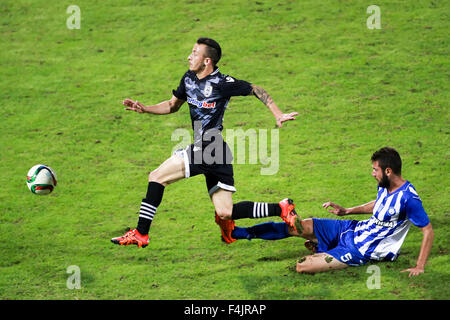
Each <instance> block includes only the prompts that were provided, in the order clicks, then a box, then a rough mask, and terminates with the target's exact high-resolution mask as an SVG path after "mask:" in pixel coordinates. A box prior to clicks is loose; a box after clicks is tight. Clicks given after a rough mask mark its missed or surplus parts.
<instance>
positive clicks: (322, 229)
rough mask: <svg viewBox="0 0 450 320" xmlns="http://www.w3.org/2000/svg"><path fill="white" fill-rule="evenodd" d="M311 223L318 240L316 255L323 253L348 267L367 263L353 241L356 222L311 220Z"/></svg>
mask: <svg viewBox="0 0 450 320" xmlns="http://www.w3.org/2000/svg"><path fill="white" fill-rule="evenodd" d="M313 223H314V233H315V235H316V238H317V240H318V246H317V249H316V253H320V252H325V253H327V254H329V255H331V256H333V257H334V258H336V259H337V260H339V261H341V262H343V263H346V264H348V265H350V266H361V265H363V264H365V263H367V262H368V261H369V260H368V259H367V258H364V256H363V255H362V254H361V253H360V252H359V250H358V248H356V247H355V244H354V241H353V233H354V230H355V227H356V224H357V223H358V221H356V220H334V219H315V218H313Z"/></svg>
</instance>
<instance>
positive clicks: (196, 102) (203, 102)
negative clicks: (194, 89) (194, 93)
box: [187, 97, 216, 109]
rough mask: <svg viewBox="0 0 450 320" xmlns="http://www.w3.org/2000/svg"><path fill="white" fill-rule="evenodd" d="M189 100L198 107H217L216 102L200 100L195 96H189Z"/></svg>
mask: <svg viewBox="0 0 450 320" xmlns="http://www.w3.org/2000/svg"><path fill="white" fill-rule="evenodd" d="M187 102H188V103H189V104H191V105H194V106H196V107H197V108H206V109H213V108H215V107H216V102H215V101H214V102H211V103H208V102H206V101H198V100H197V99H194V98H189V97H188V99H187Z"/></svg>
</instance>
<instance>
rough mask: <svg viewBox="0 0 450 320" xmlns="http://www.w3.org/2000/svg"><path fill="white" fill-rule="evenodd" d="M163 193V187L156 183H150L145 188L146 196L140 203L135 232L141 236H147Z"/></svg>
mask: <svg viewBox="0 0 450 320" xmlns="http://www.w3.org/2000/svg"><path fill="white" fill-rule="evenodd" d="M163 193H164V186H163V185H162V184H160V183H158V182H153V181H150V182H149V183H148V187H147V195H146V196H145V198H144V199H142V202H141V208H140V210H139V220H138V225H137V228H136V229H137V231H138V232H139V233H140V234H142V235H146V234H148V232H149V230H150V225H151V224H152V221H153V217H154V215H155V214H156V209H157V208H158V206H159V205H160V203H161V201H162V198H163Z"/></svg>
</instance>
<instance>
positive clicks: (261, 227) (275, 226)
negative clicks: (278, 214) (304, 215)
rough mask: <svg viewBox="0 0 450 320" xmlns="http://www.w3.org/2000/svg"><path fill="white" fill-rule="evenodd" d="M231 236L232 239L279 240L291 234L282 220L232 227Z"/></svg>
mask: <svg viewBox="0 0 450 320" xmlns="http://www.w3.org/2000/svg"><path fill="white" fill-rule="evenodd" d="M231 236H232V237H233V238H234V239H248V240H251V239H254V238H256V239H263V240H279V239H284V238H288V237H290V236H291V235H290V234H289V232H288V226H287V224H286V223H284V222H278V223H275V222H265V223H260V224H256V225H254V226H252V227H249V228H241V227H234V230H233V232H232V233H231Z"/></svg>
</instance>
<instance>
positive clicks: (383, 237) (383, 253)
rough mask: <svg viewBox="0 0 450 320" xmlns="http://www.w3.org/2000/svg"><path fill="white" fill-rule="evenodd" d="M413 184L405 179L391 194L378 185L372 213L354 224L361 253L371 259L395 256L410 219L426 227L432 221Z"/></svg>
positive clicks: (394, 257)
mask: <svg viewBox="0 0 450 320" xmlns="http://www.w3.org/2000/svg"><path fill="white" fill-rule="evenodd" d="M429 222H430V221H429V219H428V216H427V214H426V212H425V210H424V208H423V206H422V201H421V199H420V197H419V195H418V194H417V192H416V190H415V188H414V186H413V185H412V184H411V183H410V182H409V181H406V182H405V184H404V185H403V186H401V187H400V188H399V189H397V190H396V191H394V192H393V193H391V194H389V193H388V190H387V189H386V188H381V187H378V195H377V200H376V202H375V206H374V208H373V215H372V217H370V219H368V220H364V221H360V222H358V224H357V225H356V227H355V233H354V243H355V246H356V247H357V248H358V250H359V251H360V252H361V254H362V255H363V256H364V257H366V258H368V259H372V260H383V259H386V260H395V259H396V258H397V256H398V253H399V251H400V247H401V246H402V244H403V241H404V240H405V237H406V234H407V233H408V230H409V227H410V226H411V223H412V224H414V225H415V226H417V227H425V226H427V225H428V223H429Z"/></svg>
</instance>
